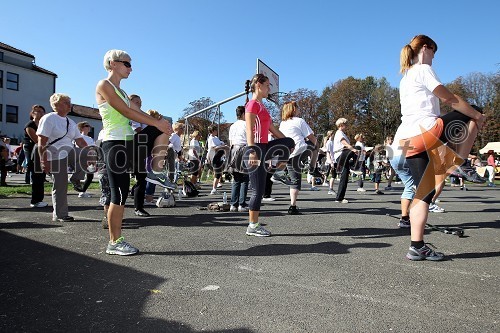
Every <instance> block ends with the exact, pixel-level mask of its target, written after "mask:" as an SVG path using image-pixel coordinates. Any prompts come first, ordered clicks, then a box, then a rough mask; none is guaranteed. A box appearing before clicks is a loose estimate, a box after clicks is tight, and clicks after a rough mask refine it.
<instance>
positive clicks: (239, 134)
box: [229, 119, 247, 146]
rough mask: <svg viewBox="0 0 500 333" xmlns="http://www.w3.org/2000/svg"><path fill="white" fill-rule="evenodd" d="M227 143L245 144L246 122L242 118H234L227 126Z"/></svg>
mask: <svg viewBox="0 0 500 333" xmlns="http://www.w3.org/2000/svg"><path fill="white" fill-rule="evenodd" d="M229 143H230V144H231V145H238V146H243V145H246V144H247V124H246V123H245V121H244V120H241V119H239V120H236V121H235V122H234V123H233V124H232V125H231V127H229Z"/></svg>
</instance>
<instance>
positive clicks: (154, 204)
mask: <svg viewBox="0 0 500 333" xmlns="http://www.w3.org/2000/svg"><path fill="white" fill-rule="evenodd" d="M144 206H156V202H155V201H154V200H153V201H146V200H144Z"/></svg>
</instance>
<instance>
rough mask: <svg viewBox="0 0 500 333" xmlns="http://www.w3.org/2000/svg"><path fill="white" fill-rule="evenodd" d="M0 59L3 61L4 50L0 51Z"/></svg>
mask: <svg viewBox="0 0 500 333" xmlns="http://www.w3.org/2000/svg"><path fill="white" fill-rule="evenodd" d="M0 61H3V52H0Z"/></svg>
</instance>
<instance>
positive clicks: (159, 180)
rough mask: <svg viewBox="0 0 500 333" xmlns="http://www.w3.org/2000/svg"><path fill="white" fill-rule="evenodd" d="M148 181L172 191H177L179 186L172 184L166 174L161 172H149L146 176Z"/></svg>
mask: <svg viewBox="0 0 500 333" xmlns="http://www.w3.org/2000/svg"><path fill="white" fill-rule="evenodd" d="M146 180H147V181H148V182H150V183H153V184H156V185H160V186H161V187H165V188H168V189H171V190H175V189H176V188H177V184H174V183H172V182H171V181H170V180H169V179H168V176H167V174H166V173H164V172H160V173H156V172H153V171H150V172H148V175H147V176H146Z"/></svg>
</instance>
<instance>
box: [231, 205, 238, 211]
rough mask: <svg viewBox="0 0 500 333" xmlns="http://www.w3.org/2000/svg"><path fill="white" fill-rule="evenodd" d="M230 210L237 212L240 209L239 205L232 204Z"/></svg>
mask: <svg viewBox="0 0 500 333" xmlns="http://www.w3.org/2000/svg"><path fill="white" fill-rule="evenodd" d="M229 211H230V212H237V211H238V207H236V206H233V205H231V207H229Z"/></svg>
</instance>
